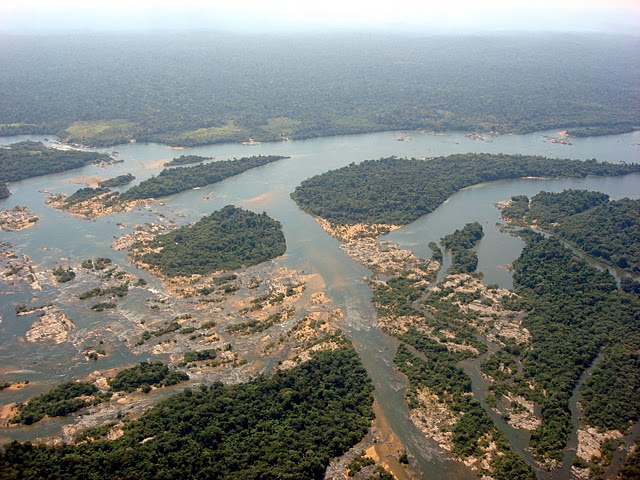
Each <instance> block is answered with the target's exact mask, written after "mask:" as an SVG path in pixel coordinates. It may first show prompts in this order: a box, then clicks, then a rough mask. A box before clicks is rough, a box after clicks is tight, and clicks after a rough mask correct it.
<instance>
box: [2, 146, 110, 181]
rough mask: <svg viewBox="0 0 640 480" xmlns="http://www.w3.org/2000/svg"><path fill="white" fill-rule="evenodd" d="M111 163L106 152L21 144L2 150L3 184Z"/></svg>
mask: <svg viewBox="0 0 640 480" xmlns="http://www.w3.org/2000/svg"><path fill="white" fill-rule="evenodd" d="M111 161H112V159H111V157H109V155H106V154H103V153H96V152H83V151H79V150H58V149H55V148H49V147H45V146H44V145H43V144H42V143H41V142H30V141H26V142H18V143H14V144H11V145H10V146H8V147H4V148H0V184H4V182H17V181H18V180H24V179H25V178H31V177H38V176H40V175H46V174H49V173H58V172H64V171H67V170H73V169H74V168H80V167H84V166H85V165H89V164H91V163H100V162H111Z"/></svg>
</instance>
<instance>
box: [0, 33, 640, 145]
mask: <svg viewBox="0 0 640 480" xmlns="http://www.w3.org/2000/svg"><path fill="white" fill-rule="evenodd" d="M639 41H640V40H638V38H635V37H624V36H602V35H597V36H596V35H587V34H582V35H578V34H573V35H569V34H565V35H561V34H537V35H533V34H529V35H515V34H514V35H493V36H491V35H477V36H471V35H470V36H422V37H419V36H400V35H397V36H394V35H383V34H380V35H377V36H375V35H374V36H372V35H364V34H360V35H359V34H336V35H332V36H321V35H307V36H304V37H293V36H287V35H280V36H278V35H273V36H265V35H261V36H252V35H244V36H240V35H231V34H214V33H209V34H207V33H201V34H177V33H175V34H169V35H166V34H164V35H153V34H147V35H143V34H138V35H136V34H128V35H125V34H120V35H117V34H115V35H114V34H111V35H107V34H103V35H98V34H96V35H83V36H79V35H69V36H62V35H60V36H42V37H36V36H34V37H26V36H3V37H2V38H1V39H0V64H1V65H3V68H2V71H1V72H0V92H2V99H1V104H0V112H1V113H0V125H2V126H1V127H0V134H11V133H35V132H48V133H59V134H60V135H61V136H63V137H67V138H69V139H70V140H72V141H79V142H82V143H86V144H93V145H109V144H116V143H121V142H126V141H128V140H129V139H132V138H136V139H137V140H138V141H149V140H151V141H161V142H165V143H170V144H180V145H196V144H205V143H212V142H221V141H237V140H246V139H247V138H248V137H253V138H255V139H258V140H280V139H282V138H284V137H289V138H305V137H314V136H324V135H335V134H344V133H359V132H370V131H382V130H393V129H423V128H424V129H437V130H452V129H460V130H484V131H489V130H494V131H501V132H515V133H520V132H531V131H536V130H541V129H548V128H557V127H567V128H572V127H590V128H591V129H592V130H584V129H583V130H577V132H582V134H584V132H591V133H598V132H599V131H601V132H603V133H613V132H621V131H630V130H632V129H633V128H634V127H637V126H639V125H640V95H639V91H640V80H639V79H640V60H639V58H638V55H637V54H636V53H637V51H638V49H639V48H640V45H639V43H638V42H639ZM43 99H46V101H43Z"/></svg>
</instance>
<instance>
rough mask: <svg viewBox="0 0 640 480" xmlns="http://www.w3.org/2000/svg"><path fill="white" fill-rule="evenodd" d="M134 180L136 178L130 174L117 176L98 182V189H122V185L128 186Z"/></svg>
mask: <svg viewBox="0 0 640 480" xmlns="http://www.w3.org/2000/svg"><path fill="white" fill-rule="evenodd" d="M135 179H136V177H134V176H133V175H132V174H130V173H126V174H124V175H119V176H117V177H114V178H109V179H107V180H103V181H101V182H98V186H99V187H100V188H111V187H122V186H123V185H128V184H129V183H131V182H133V181H134V180H135Z"/></svg>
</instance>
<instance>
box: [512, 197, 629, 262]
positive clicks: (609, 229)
mask: <svg viewBox="0 0 640 480" xmlns="http://www.w3.org/2000/svg"><path fill="white" fill-rule="evenodd" d="M502 215H503V217H504V218H505V219H506V220H507V221H509V222H512V223H519V224H524V225H530V226H535V227H537V228H540V229H542V230H544V231H547V232H552V233H555V234H557V235H559V236H561V237H562V238H564V239H566V240H568V241H570V242H571V243H573V244H574V245H576V246H578V247H579V248H581V249H582V250H584V251H585V252H586V253H587V254H589V255H591V256H592V257H594V258H597V259H599V260H602V261H604V262H607V263H610V264H613V265H615V266H617V267H619V268H622V269H625V270H627V271H629V272H633V273H640V200H631V199H628V198H623V199H621V200H617V201H610V200H609V197H608V195H605V194H603V193H598V192H588V191H586V190H566V191H564V192H562V193H549V192H540V193H539V194H537V195H535V196H534V197H532V198H531V200H529V198H527V197H526V196H516V197H513V198H512V199H511V202H510V204H509V205H507V206H505V208H503V210H502Z"/></svg>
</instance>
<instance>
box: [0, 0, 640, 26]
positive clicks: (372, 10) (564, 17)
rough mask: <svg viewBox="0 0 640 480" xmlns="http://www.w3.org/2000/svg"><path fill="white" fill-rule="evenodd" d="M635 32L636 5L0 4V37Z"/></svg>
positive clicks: (513, 1) (502, 0)
mask: <svg viewBox="0 0 640 480" xmlns="http://www.w3.org/2000/svg"><path fill="white" fill-rule="evenodd" d="M166 28H173V29H213V30H240V31H274V30H275V31H281V30H292V29H295V30H326V29H330V28H342V29H351V28H357V29H371V28H376V29H389V30H401V31H402V30H404V31H421V32H425V33H428V32H443V31H492V30H556V31H557V30H562V31H608V32H615V33H633V34H638V33H639V32H640V0H536V1H529V2H522V1H518V0H484V1H478V0H442V1H440V2H432V1H429V0H387V1H385V2H377V1H375V0H374V1H373V2H372V1H371V0H368V1H367V0H357V1H354V0H320V1H318V0H209V1H203V0H178V1H176V0H173V1H169V0H128V1H127V0H108V1H107V0H2V1H1V3H0V30H4V31H14V32H32V31H51V30H53V31H67V30H74V31H77V30H129V29H134V30H156V29H166Z"/></svg>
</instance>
